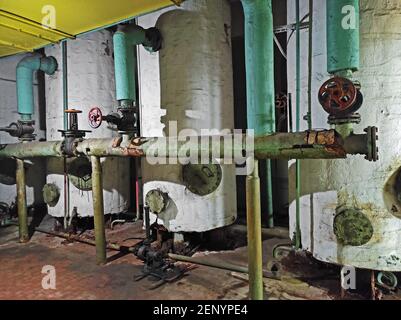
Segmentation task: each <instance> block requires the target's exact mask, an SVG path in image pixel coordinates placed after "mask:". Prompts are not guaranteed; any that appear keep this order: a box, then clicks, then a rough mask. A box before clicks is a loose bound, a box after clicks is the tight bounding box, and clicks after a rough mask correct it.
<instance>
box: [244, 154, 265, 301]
mask: <svg viewBox="0 0 401 320" xmlns="http://www.w3.org/2000/svg"><path fill="white" fill-rule="evenodd" d="M249 161H250V162H249V163H248V165H249V167H248V168H249V169H251V170H252V173H250V174H249V175H248V176H247V178H246V216H247V227H248V232H247V233H248V269H249V296H250V298H251V299H252V300H263V299H264V288H263V257H262V232H261V230H262V219H261V208H260V179H259V169H258V161H257V160H253V159H250V160H249ZM251 167H252V168H251Z"/></svg>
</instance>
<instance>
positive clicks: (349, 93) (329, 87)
mask: <svg viewBox="0 0 401 320" xmlns="http://www.w3.org/2000/svg"><path fill="white" fill-rule="evenodd" d="M361 99H362V94H361V93H360V92H359V90H358V89H357V87H356V86H355V84H354V83H353V82H352V81H350V80H348V79H346V78H340V77H335V78H332V79H330V80H328V81H326V82H325V83H324V84H323V85H322V86H321V88H320V90H319V102H320V104H321V105H322V106H323V109H324V110H325V111H326V112H327V113H328V114H330V115H332V116H344V115H348V114H350V113H353V112H356V111H357V110H358V109H359V108H360V107H361V104H362V103H360V100H361Z"/></svg>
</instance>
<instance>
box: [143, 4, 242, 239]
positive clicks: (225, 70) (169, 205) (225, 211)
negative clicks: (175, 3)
mask: <svg viewBox="0 0 401 320" xmlns="http://www.w3.org/2000/svg"><path fill="white" fill-rule="evenodd" d="M158 16H160V17H159V18H158V20H157V24H156V26H157V27H158V28H159V29H160V31H161V33H162V36H163V47H162V50H161V51H160V52H159V59H157V56H156V55H155V54H153V55H150V56H149V54H148V53H145V52H143V51H141V53H140V81H141V107H142V117H141V122H142V136H159V137H160V136H174V135H177V134H179V132H180V131H181V130H185V129H192V130H194V133H195V134H201V130H202V129H217V130H218V131H221V130H224V129H228V130H232V129H233V127H234V112H233V108H234V104H233V79H232V77H233V75H232V53H231V34H230V25H231V13H230V5H229V3H228V2H227V1H226V0H196V1H194V0H192V1H186V2H184V3H183V4H182V6H181V8H180V9H175V10H172V11H168V12H165V13H163V14H162V15H160V13H159V14H158V15H157V16H155V15H152V16H150V17H148V18H146V17H144V18H142V19H140V20H139V23H140V24H141V25H142V26H145V25H144V24H146V22H147V23H148V24H150V25H146V26H145V27H149V26H152V25H151V24H152V23H153V24H154V23H155V20H156V18H157V17H158ZM159 66H160V67H159ZM159 70H160V71H159ZM157 82H160V95H159V94H158V93H159V92H158V90H157V89H159V88H158V86H157V85H155V83H157ZM175 125H176V129H177V131H176V130H175V128H174V126H175ZM143 179H144V192H143V194H144V202H145V203H148V202H149V201H152V202H153V205H155V203H154V202H156V204H158V205H159V207H160V202H164V201H165V204H161V207H164V208H162V210H161V213H160V214H158V215H157V216H156V215H151V219H152V221H155V220H156V218H158V222H159V223H161V224H163V225H164V226H165V227H166V228H167V229H168V230H169V231H171V232H204V231H208V230H212V229H215V228H219V227H223V226H226V225H229V224H232V223H233V222H234V221H235V219H236V215H237V212H236V182H235V166H234V165H223V166H220V165H212V166H208V165H205V166H201V165H200V166H182V165H179V164H178V165H174V164H168V165H163V166H155V165H151V164H149V163H148V162H147V160H146V159H144V162H143ZM200 180H202V181H201V182H200ZM163 197H164V199H163ZM149 198H150V200H149ZM158 201H159V202H158ZM148 204H149V203H148ZM156 206H157V205H156Z"/></svg>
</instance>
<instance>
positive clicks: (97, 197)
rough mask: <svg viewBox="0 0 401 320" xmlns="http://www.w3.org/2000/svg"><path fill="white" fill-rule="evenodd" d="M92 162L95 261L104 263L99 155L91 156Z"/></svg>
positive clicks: (102, 204)
mask: <svg viewBox="0 0 401 320" xmlns="http://www.w3.org/2000/svg"><path fill="white" fill-rule="evenodd" d="M91 163H92V197H93V217H94V225H95V242H96V263H97V264H100V265H101V264H105V263H106V261H107V257H106V231H105V226H104V203H103V183H102V165H101V162H100V158H99V157H94V156H92V157H91Z"/></svg>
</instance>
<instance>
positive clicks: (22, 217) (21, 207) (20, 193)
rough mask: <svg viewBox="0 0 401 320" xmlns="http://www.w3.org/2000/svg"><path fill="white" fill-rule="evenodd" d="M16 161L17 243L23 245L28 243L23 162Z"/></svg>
mask: <svg viewBox="0 0 401 320" xmlns="http://www.w3.org/2000/svg"><path fill="white" fill-rule="evenodd" d="M16 161H17V169H16V182H17V209H18V228H19V242H21V243H25V242H28V241H29V229H28V206H27V203H26V179H25V167H24V160H21V159H16Z"/></svg>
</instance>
